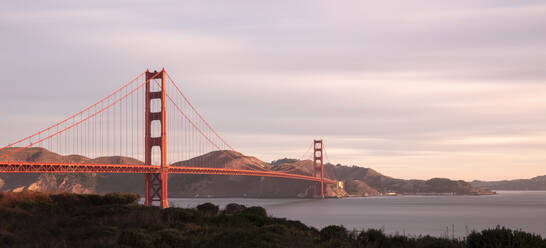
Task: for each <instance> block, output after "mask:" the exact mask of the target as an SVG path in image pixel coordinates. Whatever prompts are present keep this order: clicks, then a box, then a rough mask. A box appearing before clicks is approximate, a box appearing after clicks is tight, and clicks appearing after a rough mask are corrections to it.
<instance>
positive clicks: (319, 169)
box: [313, 140, 324, 199]
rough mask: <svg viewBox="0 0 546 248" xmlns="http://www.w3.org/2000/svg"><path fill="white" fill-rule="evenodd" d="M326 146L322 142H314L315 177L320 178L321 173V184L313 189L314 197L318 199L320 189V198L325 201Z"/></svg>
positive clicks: (316, 184) (318, 183)
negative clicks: (324, 154) (324, 152)
mask: <svg viewBox="0 0 546 248" xmlns="http://www.w3.org/2000/svg"><path fill="white" fill-rule="evenodd" d="M323 151H324V146H323V144H322V140H314V141H313V168H314V174H313V176H314V177H318V174H319V173H320V182H315V183H314V187H313V197H314V198H318V192H319V187H320V196H321V197H322V199H324V160H323Z"/></svg>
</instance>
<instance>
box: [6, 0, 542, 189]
mask: <svg viewBox="0 0 546 248" xmlns="http://www.w3.org/2000/svg"><path fill="white" fill-rule="evenodd" d="M378 2H381V3H378ZM545 27H546V3H545V2H544V1H532V0H530V1H505V0H490V1H476V0H470V1H335V4H334V1H267V2H266V1H206V3H205V1H161V2H158V1H150V2H146V1H66V2H59V1H39V2H38V1H4V2H3V3H2V4H1V5H0V68H1V69H0V71H1V74H2V80H1V85H2V90H1V91H0V104H1V105H2V106H3V108H2V112H1V113H2V116H3V121H2V122H0V130H3V131H2V132H1V133H0V144H7V143H9V142H12V141H14V140H16V139H17V138H20V137H23V136H25V135H28V134H30V133H33V132H35V131H38V129H39V128H41V127H45V126H46V125H48V124H51V123H52V122H55V121H56V120H61V119H62V118H64V117H66V116H67V115H68V114H69V113H73V112H77V111H78V110H80V109H81V108H83V107H85V106H87V105H89V104H91V103H94V102H95V101H96V100H98V99H99V98H101V97H103V96H105V95H107V94H108V93H110V92H111V91H113V90H115V89H117V88H119V87H120V86H121V85H122V83H123V82H127V81H128V80H130V79H132V78H133V77H135V76H136V75H138V74H140V73H141V72H142V71H144V70H145V69H146V68H150V69H161V68H162V67H165V68H166V69H167V70H168V71H169V73H170V74H171V75H173V76H174V78H175V80H176V81H177V82H178V83H179V84H180V86H181V87H182V89H183V91H184V92H185V94H186V95H188V96H189V97H190V98H191V100H192V102H193V103H194V105H196V107H197V108H198V109H199V110H200V111H201V112H202V114H203V115H204V116H205V118H206V119H207V120H208V121H209V122H210V123H211V124H212V125H213V126H214V127H215V128H216V129H217V131H219V132H220V133H221V134H222V135H223V136H224V137H225V139H226V140H227V141H228V142H229V143H231V145H232V146H234V147H235V148H237V149H238V150H240V151H242V152H243V153H245V154H251V155H255V156H257V157H259V158H261V159H262V160H265V161H270V160H273V159H276V158H281V157H300V156H301V155H302V154H303V153H304V152H305V150H306V148H307V147H308V146H309V144H310V142H311V141H312V139H313V138H323V139H325V141H326V146H327V148H328V155H329V160H330V161H331V162H333V163H343V164H354V165H359V166H365V167H372V168H374V169H376V170H378V171H380V172H382V173H384V174H387V175H390V176H394V177H400V178H422V179H425V178H431V177H451V178H456V179H465V180H471V179H487V180H492V179H510V178H528V177H533V176H536V175H544V174H546V28H545Z"/></svg>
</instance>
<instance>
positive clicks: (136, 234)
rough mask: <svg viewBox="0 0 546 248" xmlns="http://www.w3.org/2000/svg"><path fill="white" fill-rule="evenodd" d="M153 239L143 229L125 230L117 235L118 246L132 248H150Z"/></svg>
mask: <svg viewBox="0 0 546 248" xmlns="http://www.w3.org/2000/svg"><path fill="white" fill-rule="evenodd" d="M153 243H154V238H153V236H152V235H150V234H149V233H148V232H146V231H145V230H143V229H134V230H126V231H123V232H122V233H121V235H119V238H118V244H120V245H129V246H134V247H152V245H153Z"/></svg>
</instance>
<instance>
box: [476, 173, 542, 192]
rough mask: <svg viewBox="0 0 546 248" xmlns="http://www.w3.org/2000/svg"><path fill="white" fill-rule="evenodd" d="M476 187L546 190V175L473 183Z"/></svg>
mask: <svg viewBox="0 0 546 248" xmlns="http://www.w3.org/2000/svg"><path fill="white" fill-rule="evenodd" d="M471 184H472V185H473V186H475V187H487V188H491V189H496V190H546V175H544V176H538V177H533V178H531V179H516V180H503V181H477V180H475V181H472V182H471Z"/></svg>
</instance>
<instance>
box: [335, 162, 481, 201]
mask: <svg viewBox="0 0 546 248" xmlns="http://www.w3.org/2000/svg"><path fill="white" fill-rule="evenodd" d="M335 172H336V175H337V178H338V180H342V181H344V182H345V185H346V187H345V190H346V191H347V193H349V194H351V195H380V194H386V193H390V192H392V193H398V194H458V195H469V194H471V195H474V194H490V193H491V191H490V190H487V189H482V188H475V187H473V186H472V185H470V184H469V183H467V182H465V181H462V180H459V181H454V180H450V179H446V178H433V179H430V180H403V179H396V178H392V177H388V176H384V175H382V174H381V173H379V172H377V171H375V170H373V169H370V168H363V167H358V166H351V167H349V166H342V165H337V166H335Z"/></svg>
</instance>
